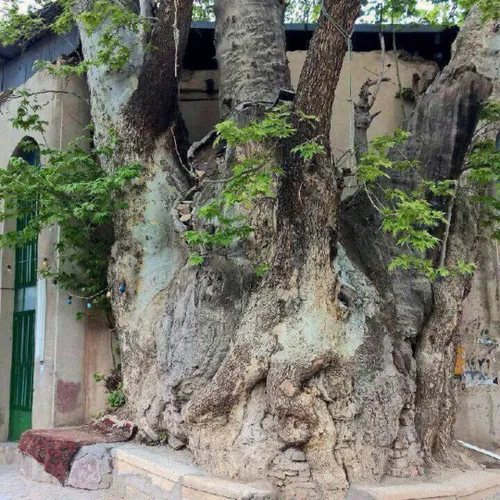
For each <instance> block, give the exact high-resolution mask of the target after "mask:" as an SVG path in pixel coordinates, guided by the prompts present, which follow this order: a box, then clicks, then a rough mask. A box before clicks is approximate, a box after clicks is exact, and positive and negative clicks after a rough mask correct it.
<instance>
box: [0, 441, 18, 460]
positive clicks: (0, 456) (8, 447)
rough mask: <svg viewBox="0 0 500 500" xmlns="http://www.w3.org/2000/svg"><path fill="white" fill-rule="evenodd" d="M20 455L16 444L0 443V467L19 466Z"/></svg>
mask: <svg viewBox="0 0 500 500" xmlns="http://www.w3.org/2000/svg"><path fill="white" fill-rule="evenodd" d="M20 461H21V453H20V451H19V449H18V447H17V443H9V442H5V443H0V465H11V464H19V462H20Z"/></svg>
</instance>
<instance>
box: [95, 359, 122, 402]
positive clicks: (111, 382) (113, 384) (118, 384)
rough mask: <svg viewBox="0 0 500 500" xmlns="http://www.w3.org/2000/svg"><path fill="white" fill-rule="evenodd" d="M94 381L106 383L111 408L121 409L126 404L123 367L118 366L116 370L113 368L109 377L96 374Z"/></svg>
mask: <svg viewBox="0 0 500 500" xmlns="http://www.w3.org/2000/svg"><path fill="white" fill-rule="evenodd" d="M94 381H95V382H97V383H99V382H104V386H105V388H106V398H107V400H108V407H109V408H112V409H115V408H120V407H122V406H123V405H124V404H125V394H124V392H123V377H122V370H121V365H118V366H117V367H116V368H112V369H111V370H110V372H109V375H101V374H99V373H97V372H95V373H94Z"/></svg>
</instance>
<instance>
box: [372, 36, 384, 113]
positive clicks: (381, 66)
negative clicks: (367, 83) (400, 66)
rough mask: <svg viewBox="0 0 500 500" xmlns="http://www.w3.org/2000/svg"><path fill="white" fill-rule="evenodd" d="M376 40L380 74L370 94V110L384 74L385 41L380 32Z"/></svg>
mask: <svg viewBox="0 0 500 500" xmlns="http://www.w3.org/2000/svg"><path fill="white" fill-rule="evenodd" d="M378 38H379V40H380V50H381V53H380V73H379V75H378V78H377V86H376V87H375V90H374V92H373V94H372V98H371V99H370V100H369V107H370V109H371V108H372V107H373V105H374V104H375V100H376V99H377V95H378V93H379V91H380V87H381V85H382V82H383V81H384V72H385V39H384V35H383V34H382V32H381V31H380V32H379V34H378Z"/></svg>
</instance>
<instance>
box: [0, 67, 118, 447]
mask: <svg viewBox="0 0 500 500" xmlns="http://www.w3.org/2000/svg"><path fill="white" fill-rule="evenodd" d="M24 87H25V88H27V89H29V90H30V91H31V92H38V91H41V90H44V91H46V90H55V91H57V92H58V93H52V94H43V95H39V96H38V103H39V104H41V105H42V106H43V107H42V110H41V111H40V114H41V118H42V119H43V120H46V121H47V122H48V126H47V128H46V133H45V139H46V141H47V145H48V146H51V147H65V146H66V145H67V144H68V143H69V142H70V141H72V140H74V139H76V138H77V137H79V136H81V135H82V131H83V129H84V127H85V126H86V125H87V124H88V123H89V107H88V104H87V103H86V98H87V87H86V84H85V82H84V81H83V80H81V79H78V78H69V79H59V78H56V77H52V76H50V75H47V74H46V73H44V72H38V73H36V74H35V75H34V76H33V77H32V78H31V79H30V80H29V81H28V82H27V83H26V84H25V86H24ZM75 94H76V95H75ZM77 96H80V97H82V98H79V97H77ZM15 109H16V102H15V100H10V101H7V102H4V103H3V104H2V105H1V106H0V112H1V115H0V168H6V167H7V164H8V161H9V158H10V157H11V155H12V153H13V152H14V150H15V149H16V147H17V145H18V143H19V142H20V141H21V140H22V139H23V138H24V137H25V136H26V134H25V133H24V132H22V131H19V130H15V129H13V128H12V126H11V124H10V122H9V118H10V117H11V116H12V113H13V112H14V110H15ZM30 136H31V137H32V138H33V139H35V140H36V141H37V142H38V144H40V145H42V144H43V140H44V139H43V138H42V136H41V135H40V134H30ZM8 224H11V227H12V224H14V221H7V222H6V223H5V224H2V225H1V226H0V230H2V231H3V230H6V229H8V227H7V225H8ZM57 239H58V228H57V227H50V228H48V229H46V230H44V231H43V232H42V234H41V235H40V237H39V240H38V262H39V266H41V263H42V261H43V259H47V261H48V263H49V265H50V266H54V267H57V266H58V256H57V254H56V252H55V251H54V243H55V242H56V241H57ZM13 257H14V256H13V252H12V251H11V250H9V249H3V250H1V251H0V264H1V269H2V271H1V273H0V279H1V282H0V287H1V288H2V290H0V441H2V440H6V439H7V436H8V419H9V395H10V364H11V351H12V314H13V291H12V290H10V289H9V288H12V287H13V278H14V276H13V272H12V270H11V269H9V267H8V266H9V265H10V266H12V265H13ZM69 294H70V292H67V291H64V290H60V289H58V288H56V287H55V286H53V285H52V284H51V282H50V280H48V283H47V310H46V318H45V343H44V356H43V362H42V361H41V359H40V358H38V359H35V370H34V392H33V427H37V428H40V427H53V426H60V425H73V424H78V423H81V422H82V421H83V420H84V419H85V417H86V416H87V415H88V411H87V407H86V406H87V396H88V394H87V392H88V391H90V392H92V391H94V392H96V393H103V389H102V387H99V386H98V385H97V384H94V385H93V386H92V387H90V386H89V387H88V388H87V383H86V375H87V372H88V371H89V370H88V367H87V366H86V361H88V357H86V356H85V352H86V349H85V347H86V330H88V328H87V322H86V321H85V320H83V321H77V320H76V313H77V311H84V310H85V303H84V301H82V300H79V299H74V300H73V303H72V305H67V304H66V299H67V297H68V295H69ZM94 329H95V327H94ZM91 364H92V368H94V366H95V365H96V363H94V362H92V363H91ZM97 365H98V366H97V370H96V371H98V370H100V371H105V370H107V369H108V368H109V366H108V363H107V360H105V359H104V360H103V361H102V363H101V365H99V363H97ZM89 397H91V398H92V397H97V396H92V395H91V396H89Z"/></svg>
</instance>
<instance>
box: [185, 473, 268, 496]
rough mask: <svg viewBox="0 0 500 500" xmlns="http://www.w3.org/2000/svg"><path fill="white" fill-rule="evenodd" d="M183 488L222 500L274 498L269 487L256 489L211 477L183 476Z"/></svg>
mask: <svg viewBox="0 0 500 500" xmlns="http://www.w3.org/2000/svg"><path fill="white" fill-rule="evenodd" d="M183 484H184V486H187V487H188V488H192V489H195V490H199V491H203V492H205V493H210V494H212V495H216V496H219V497H224V498H234V499H239V498H252V499H255V500H257V499H259V500H265V499H271V498H274V497H275V494H274V491H273V488H272V486H271V485H268V486H266V487H263V486H262V485H259V487H258V488H256V487H254V486H251V485H249V484H243V483H237V482H235V481H229V480H227V479H221V478H218V477H213V476H201V475H196V476H185V477H184V480H183Z"/></svg>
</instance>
